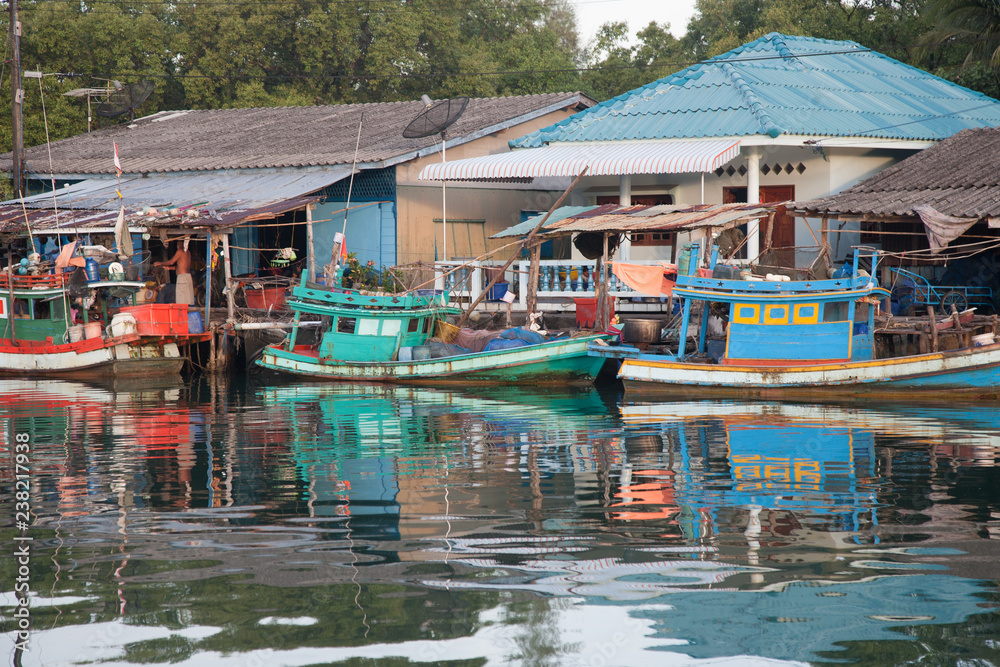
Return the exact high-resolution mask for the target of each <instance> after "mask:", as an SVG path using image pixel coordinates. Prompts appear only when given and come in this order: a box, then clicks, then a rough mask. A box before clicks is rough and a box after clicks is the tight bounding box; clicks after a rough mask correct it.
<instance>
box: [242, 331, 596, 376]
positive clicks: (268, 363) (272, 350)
mask: <svg viewBox="0 0 1000 667" xmlns="http://www.w3.org/2000/svg"><path fill="white" fill-rule="evenodd" d="M602 338H606V336H601V335H598V336H581V337H578V338H568V339H563V340H555V341H550V342H547V343H541V344H538V345H528V346H525V347H519V348H514V349H511V350H496V351H492V352H477V353H473V354H464V355H460V356H455V357H444V358H440V359H428V360H421V361H409V362H400V361H393V362H382V363H379V362H375V363H372V362H344V361H336V360H331V359H320V358H318V357H316V356H313V355H309V354H304V353H299V352H297V351H296V352H290V351H288V350H284V349H281V348H280V347H268V348H266V349H265V350H264V353H263V355H262V357H261V359H260V360H258V362H257V363H258V364H259V365H261V366H263V367H264V368H268V369H271V370H275V371H281V372H284V373H291V374H293V375H297V376H301V377H307V378H313V379H327V380H334V379H335V380H346V381H358V382H404V383H411V384H445V383H454V384H463V385H468V384H493V383H499V382H509V383H516V384H519V385H525V384H531V385H563V384H585V383H591V382H593V381H594V378H595V377H596V376H597V373H598V371H600V368H601V366H602V365H603V363H604V359H601V358H597V357H590V356H588V355H587V344H588V343H590V342H592V341H594V340H599V339H602Z"/></svg>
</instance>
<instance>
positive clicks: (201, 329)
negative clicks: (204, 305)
mask: <svg viewBox="0 0 1000 667" xmlns="http://www.w3.org/2000/svg"><path fill="white" fill-rule="evenodd" d="M188 333H193V334H200V333H205V326H204V325H203V324H202V322H201V311H198V310H189V311H188Z"/></svg>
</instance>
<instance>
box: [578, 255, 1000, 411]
mask: <svg viewBox="0 0 1000 667" xmlns="http://www.w3.org/2000/svg"><path fill="white" fill-rule="evenodd" d="M692 256H693V257H694V256H697V255H694V254H693V255H692ZM716 257H717V251H713V253H712V261H711V264H710V268H711V269H712V275H711V277H701V276H697V275H679V276H677V280H676V286H675V287H674V288H673V294H674V296H678V297H681V299H682V300H683V308H682V312H681V318H680V326H679V331H678V343H677V345H676V347H675V348H674V349H667V350H665V351H664V350H653V349H652V348H650V349H645V350H644V349H640V348H639V347H635V346H621V347H614V346H604V345H591V346H590V350H591V353H592V354H594V355H595V356H602V357H611V358H618V359H621V368H620V369H619V372H618V377H619V378H620V379H621V380H622V381H623V383H624V385H625V389H626V392H633V393H635V392H645V393H649V392H656V391H663V390H668V391H673V390H675V389H676V388H678V387H693V388H697V389H699V390H702V391H706V392H719V393H725V394H734V393H735V394H738V395H755V396H762V395H771V394H777V395H791V396H802V395H803V394H807V393H811V392H814V391H815V392H820V393H824V394H830V393H834V394H837V393H839V394H858V393H869V392H872V391H879V392H882V391H902V392H913V391H918V390H925V391H932V392H939V393H940V392H947V393H953V392H963V393H971V394H975V395H992V394H998V393H1000V391H998V380H1000V345H998V344H996V343H992V342H988V343H987V344H983V345H980V346H976V347H969V348H965V349H958V350H948V351H943V352H933V353H929V354H916V355H909V356H897V357H888V358H877V356H876V354H875V345H874V336H873V333H874V331H875V311H876V308H877V305H878V304H879V303H880V302H882V301H883V300H885V299H886V298H887V297H889V292H888V291H887V290H885V289H883V288H882V287H880V286H879V284H878V281H877V280H876V279H875V278H873V277H872V276H874V275H877V273H876V270H877V268H878V252H877V251H874V250H871V251H862V250H861V249H858V250H856V251H855V253H854V258H853V264H852V267H851V268H852V270H851V271H850V272H849V273H850V275H845V276H843V277H840V278H831V279H826V280H813V281H802V280H798V281H787V282H783V281H781V280H768V279H764V278H757V277H753V276H745V277H747V278H750V279H743V280H734V279H732V276H727V277H725V278H719V277H715V276H716V275H717V274H718V273H720V272H718V271H715V268H716V266H715V265H716ZM862 259H864V260H866V261H870V262H871V275H869V274H868V273H866V272H865V271H863V270H861V267H859V262H860V261H862ZM692 265H693V263H692ZM692 271H695V270H694V269H692ZM695 272H696V271H695ZM772 278H777V276H772ZM701 304H704V305H703V306H702V305H701ZM710 304H711V305H712V309H711V311H713V312H718V313H720V314H721V317H720V321H721V323H722V326H723V329H724V330H723V333H722V336H721V338H717V339H716V340H711V341H710V340H709V335H708V332H709V319H710V317H709V315H707V313H709V312H710V308H709V305H710ZM716 304H718V305H716ZM692 313H694V314H696V315H698V322H697V328H698V332H697V333H696V335H695V336H694V338H695V339H696V342H695V343H694V345H693V348H689V342H688V341H689V332H691V331H692V329H693V328H694V325H693V324H692ZM988 337H989V338H992V336H988Z"/></svg>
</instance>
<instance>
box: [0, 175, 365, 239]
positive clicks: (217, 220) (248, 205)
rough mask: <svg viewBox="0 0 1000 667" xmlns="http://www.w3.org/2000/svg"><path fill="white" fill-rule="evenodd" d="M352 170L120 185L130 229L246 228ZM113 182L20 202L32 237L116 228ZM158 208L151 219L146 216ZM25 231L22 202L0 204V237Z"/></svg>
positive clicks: (131, 180)
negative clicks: (179, 211) (195, 212)
mask: <svg viewBox="0 0 1000 667" xmlns="http://www.w3.org/2000/svg"><path fill="white" fill-rule="evenodd" d="M350 173H351V168H350V167H341V168H335V169H328V170H323V171H314V172H306V171H288V172H278V173H260V174H169V175H168V174H162V175H154V176H148V177H137V176H132V177H124V178H122V181H121V190H120V191H121V194H122V201H123V202H124V204H125V209H126V216H127V220H128V222H129V224H130V225H138V226H188V227H190V226H206V225H213V226H226V225H233V224H238V223H240V222H243V221H247V220H259V219H264V218H272V217H275V216H277V215H280V214H282V213H285V212H287V211H291V210H295V209H297V208H301V207H303V206H305V205H306V204H308V203H310V202H313V201H316V200H317V199H318V197H315V196H309V195H310V193H312V192H315V191H317V190H320V189H322V188H324V187H326V186H328V185H330V184H332V183H336V182H337V181H340V180H342V179H344V178H347V177H348V176H349V175H350ZM118 191H119V184H118V181H117V180H114V179H107V178H91V179H87V180H85V181H81V182H79V183H75V184H73V185H70V186H69V187H65V188H60V189H59V190H58V191H57V192H56V193H55V195H54V196H53V194H52V193H51V192H50V193H45V194H41V195H34V196H32V197H26V198H25V199H24V207H25V208H26V209H28V210H29V211H30V212H31V213H30V214H29V216H28V218H29V224H31V227H32V230H36V229H37V230H41V229H56V228H60V229H66V228H80V229H84V228H103V227H107V226H108V225H113V224H114V219H115V218H116V217H117V215H118V209H119V208H120V206H121V202H120V201H119V199H118V194H117V193H118ZM147 207H155V208H156V209H158V210H160V211H161V212H160V213H159V214H158V216H156V217H150V216H147V215H144V214H143V212H142V211H143V209H145V208H147ZM171 208H178V209H182V210H184V209H189V208H194V209H198V211H199V215H198V216H197V217H191V216H187V215H168V214H167V213H166V210H167V209H171ZM23 228H24V212H23V211H22V203H21V200H18V199H15V200H10V201H6V202H0V230H2V231H4V232H12V231H17V230H21V229H23Z"/></svg>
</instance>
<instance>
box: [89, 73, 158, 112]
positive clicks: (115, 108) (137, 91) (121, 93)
mask: <svg viewBox="0 0 1000 667" xmlns="http://www.w3.org/2000/svg"><path fill="white" fill-rule="evenodd" d="M115 83H116V84H118V82H117V81H116V82H115ZM119 85H120V84H118V85H115V88H116V90H115V91H114V92H113V93H111V94H110V95H108V97H107V98H106V99H105V100H104V101H103V102H101V103H100V104H99V105H97V111H96V112H95V113H96V114H97V115H98V116H100V117H101V118H115V117H117V116H121V115H122V114H126V113H127V114H128V115H129V119H132V118H134V117H135V110H136V109H138V108H139V105H140V104H142V103H143V102H144V101H146V98H147V97H149V95H150V93H152V92H153V82H152V81H140V82H138V83H130V84H128V85H127V86H121V87H120V88H119Z"/></svg>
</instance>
